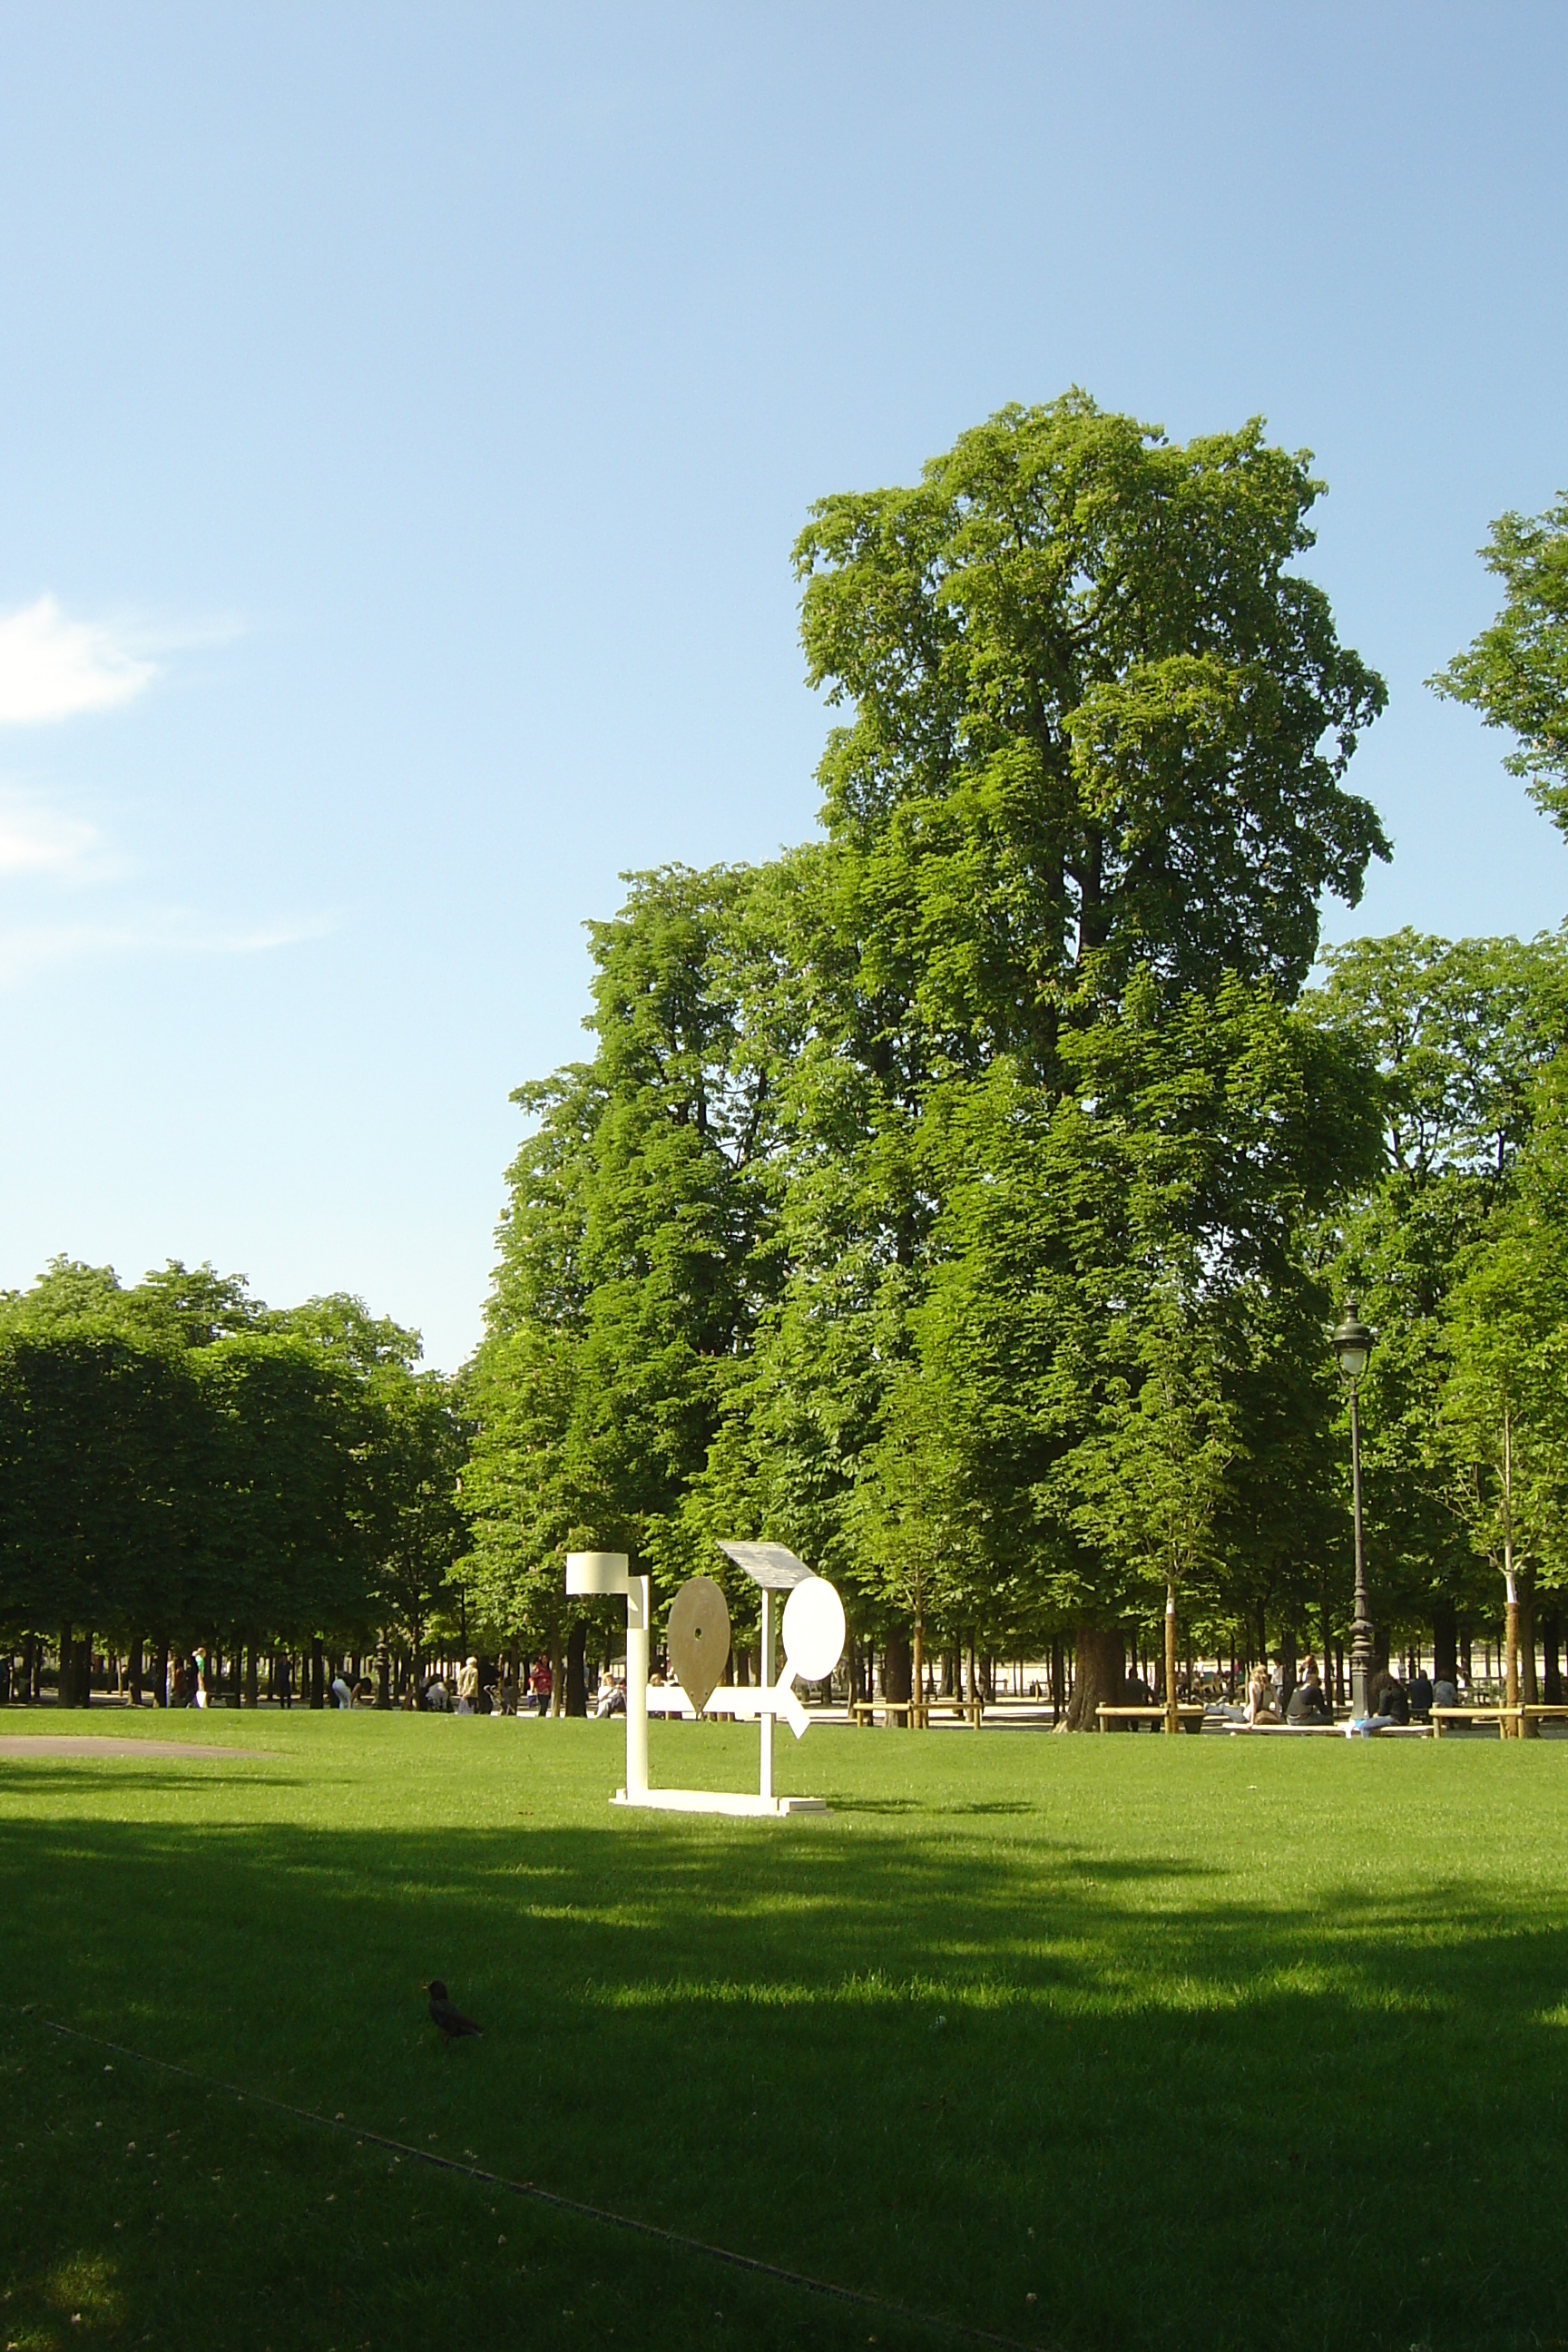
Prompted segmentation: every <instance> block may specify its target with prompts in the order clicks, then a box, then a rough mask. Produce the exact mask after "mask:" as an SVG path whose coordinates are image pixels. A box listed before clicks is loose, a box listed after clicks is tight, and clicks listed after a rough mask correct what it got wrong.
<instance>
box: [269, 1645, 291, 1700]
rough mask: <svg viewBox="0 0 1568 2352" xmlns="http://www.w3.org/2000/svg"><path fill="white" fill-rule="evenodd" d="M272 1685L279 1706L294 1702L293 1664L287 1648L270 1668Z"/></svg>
mask: <svg viewBox="0 0 1568 2352" xmlns="http://www.w3.org/2000/svg"><path fill="white" fill-rule="evenodd" d="M272 1687H273V1689H274V1690H275V1691H276V1692H277V1694H278V1704H279V1706H293V1704H294V1664H293V1661H292V1659H291V1658H290V1657H289V1653H288V1651H287V1650H285V1651H283V1652H282V1653H281V1654H280V1655H279V1660H278V1663H277V1664H276V1665H275V1666H274V1668H273V1670H272Z"/></svg>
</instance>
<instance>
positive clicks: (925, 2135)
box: [0, 1776, 1568, 2352]
mask: <svg viewBox="0 0 1568 2352" xmlns="http://www.w3.org/2000/svg"><path fill="white" fill-rule="evenodd" d="M50 1777H51V1784H52V1785H54V1786H58V1780H55V1779H54V1776H50ZM149 1777H150V1780H151V1778H152V1776H149ZM157 1785H159V1786H163V1785H166V1784H163V1783H162V1782H161V1781H160V1782H158V1783H157ZM100 1786H101V1784H100ZM878 1809H879V1810H880V1807H879V1808H878ZM974 1810H976V1811H982V1810H990V1808H988V1807H985V1808H983V1807H976V1808H974ZM805 1827H806V1832H807V1833H806V1834H805V1835H804V1836H801V1837H799V1838H789V1839H780V1838H776V1837H759V1836H758V1835H757V1833H756V1832H755V1830H754V1829H752V1828H750V1827H748V1826H744V1825H731V1824H726V1823H704V1824H702V1825H701V1826H700V1829H697V1830H695V1831H694V1830H693V1829H692V1827H691V1826H690V1825H689V1824H684V1825H683V1824H674V1823H670V1822H665V1821H660V1820H658V1819H647V1820H641V1821H637V1822H633V1823H628V1822H626V1821H624V1820H621V1821H616V1822H603V1821H595V1822H589V1823H586V1824H584V1825H581V1826H576V1827H572V1828H561V1827H557V1826H539V1827H527V1826H523V1825H521V1824H520V1825H518V1826H516V1827H500V1828H495V1827H489V1828H463V1827H460V1826H439V1827H431V1828H421V1829H391V1828H358V1827H355V1828H349V1829H342V1828H338V1829H330V1830H329V1829H324V1828H321V1829H318V1828H309V1827H302V1826H293V1825H287V1824H279V1823H275V1822H264V1823H259V1824H258V1823H251V1824H248V1825H242V1824H231V1825H223V1824H216V1823H214V1822H202V1823H201V1824H199V1825H189V1826H184V1825H181V1824H178V1823H171V1822H168V1821H163V1822H157V1823H147V1822H105V1821H100V1820H94V1819H84V1818H76V1819H72V1820H70V1821H50V1820H47V1819H46V1820H30V1821H26V1822H22V1823H15V1822H7V1823H5V1824H4V1825H0V1949H3V1950H4V1953H5V1980H6V1983H7V1984H8V1985H9V1986H10V1987H11V1988H12V1989H13V1993H14V1997H16V1998H18V1999H27V1998H30V1999H34V2000H37V2001H38V2002H39V2003H40V2005H41V2006H42V2007H43V2008H44V2009H46V2010H47V2011H48V2012H49V2013H50V2014H54V2015H58V2016H60V2017H61V2018H62V2019H64V2020H65V2021H69V2022H71V2023H75V2024H79V2025H82V2026H85V2027H87V2028H88V2029H89V2030H91V2031H95V2032H100V2033H102V2034H103V2035H105V2036H106V2037H107V2038H110V2039H113V2040H117V2041H121V2042H126V2043H129V2044H132V2045H133V2046H135V2047H137V2048H139V2049H142V2050H143V2051H145V2052H147V2053H151V2054H156V2055H158V2056H162V2057H166V2058H171V2059H174V2060H177V2061H179V2062H180V2063H185V2064H188V2065H191V2066H193V2067H195V2068H196V2069H197V2070H198V2071H199V2072H201V2073H203V2074H208V2075H210V2076H212V2077H214V2078H216V2079H218V2080H221V2081H224V2082H229V2083H237V2084H240V2085H242V2086H243V2087H247V2088H249V2089H252V2090H255V2091H261V2092H266V2093H268V2094H269V2095H275V2096H278V2097H281V2098H284V2099H288V2100H290V2101H292V2102H294V2103H297V2104H299V2105H306V2106H311V2107H320V2108H322V2109H324V2110H325V2111H326V2112H328V2113H336V2112H337V2111H338V2110H339V2109H342V2110H343V2111H344V2112H345V2113H347V2114H349V2115H350V2116H352V2117H353V2118H354V2119H355V2120H357V2121H359V2122H360V2123H361V2124H362V2125H364V2126H374V2127H375V2128H378V2129H384V2130H387V2131H389V2132H392V2133H393V2134H395V2135H397V2136H402V2137H423V2136H425V2135H433V2136H434V2138H433V2141H432V2144H434V2145H437V2146H440V2147H453V2148H454V2149H456V2148H460V2147H473V2148H474V2149H475V2150H476V2151H477V2153H478V2154H479V2156H480V2157H481V2158H482V2159H483V2161H484V2162H485V2163H486V2164H487V2165H490V2166H493V2167H494V2168H496V2169H498V2170H500V2171H502V2172H505V2173H510V2174H513V2175H515V2176H516V2177H519V2178H529V2179H534V2180H537V2181H540V2182H542V2183H545V2184H548V2185H550V2186H552V2187H555V2188H557V2189H561V2190H563V2192H564V2193H566V2194H569V2195H572V2196H574V2197H579V2198H584V2199H586V2200H590V2201H593V2202H595V2203H602V2204H605V2205H609V2206H613V2207H618V2208H620V2209H622V2210H634V2211H636V2212H637V2213H638V2214H639V2215H642V2216H644V2217H646V2218H648V2219H652V2220H656V2221H662V2222H665V2223H668V2224H669V2225H670V2226H673V2227H676V2228H679V2229H683V2230H688V2231H693V2232H694V2233H695V2234H698V2235H700V2236H703V2237H705V2238H710V2239H713V2240H716V2241H717V2242H721V2243H723V2244H727V2245H731V2246H735V2247H738V2248H740V2249H742V2250H743V2251H746V2252H757V2253H760V2254H763V2255H764V2256H766V2257H767V2258H769V2259H772V2260H774V2261H778V2262H781V2263H785V2264H788V2265H790V2266H792V2267H799V2268H805V2269H807V2270H810V2271H814V2272H816V2273H820V2274H823V2275H826V2276H828V2277H833V2278H838V2279H842V2280H846V2281H850V2282H853V2283H856V2284H865V2285H868V2286H871V2287H874V2288H876V2289H878V2290H879V2291H881V2292H883V2293H887V2294H891V2295H894V2296H896V2297H898V2298H900V2299H901V2300H906V2301H911V2302H916V2303H923V2304H925V2305H936V2306H938V2307H941V2308H944V2309H948V2310H952V2311H954V2312H959V2313H963V2314H964V2315H967V2316H969V2317H970V2318H972V2319H973V2320H975V2321H976V2322H977V2323H978V2324H981V2325H984V2326H992V2327H995V2328H998V2329H1000V2330H1002V2331H1004V2332H1006V2333H1009V2334H1025V2335H1029V2336H1034V2335H1035V2334H1036V2333H1039V2334H1040V2335H1042V2336H1045V2337H1048V2338H1049V2339H1051V2340H1053V2341H1057V2342H1071V2343H1073V2344H1075V2345H1076V2344H1083V2345H1100V2344H1104V2345H1107V2346H1109V2345H1110V2344H1112V2343H1114V2344H1117V2345H1128V2344H1139V2345H1142V2344H1150V2345H1155V2344H1168V2343H1184V2342H1187V2341H1193V2342H1196V2341H1200V2340H1201V2341H1203V2342H1205V2343H1213V2342H1216V2341H1217V2342H1226V2343H1228V2342H1234V2341H1240V2340H1242V2339H1243V2337H1244V2336H1247V2335H1249V2334H1250V2332H1251V2331H1252V2329H1253V2327H1254V2326H1255V2324H1256V2279H1257V2277H1258V2275H1260V2274H1264V2273H1266V2274H1267V2275H1268V2279H1269V2281H1270V2313H1271V2322H1270V2332H1271V2334H1272V2335H1273V2336H1274V2337H1275V2338H1276V2340H1277V2341H1278V2342H1279V2344H1281V2345H1283V2346H1287V2347H1294V2346H1296V2345H1298V2344H1300V2346H1301V2347H1307V2346H1309V2345H1310V2346H1311V2347H1317V2346H1318V2345H1320V2344H1321V2342H1322V2341H1323V2340H1324V2336H1325V2334H1326V2335H1327V2336H1328V2338H1329V2340H1330V2341H1333V2342H1338V2341H1342V2340H1346V2339H1348V2338H1349V2337H1350V2336H1352V2334H1353V2335H1354V2336H1355V2337H1356V2338H1357V2340H1359V2341H1360V2342H1362V2343H1363V2344H1371V2345H1382V2344H1384V2343H1386V2344H1388V2345H1395V2344H1396V2345H1397V2346H1398V2347H1399V2352H1407V2347H1409V2345H1410V2344H1411V2343H1412V2342H1413V2341H1419V2342H1429V2343H1431V2344H1432V2345H1433V2346H1434V2347H1435V2352H1444V2347H1451V2346H1460V2345H1464V2346H1471V2345H1473V2346H1477V2347H1479V2346H1483V2345H1485V2346H1488V2347H1491V2346H1497V2347H1501V2346H1504V2345H1511V2344H1514V2343H1516V2342H1517V2343H1521V2344H1522V2343H1523V2342H1525V2341H1526V2340H1527V2339H1528V2338H1529V2331H1530V2330H1531V2328H1539V2327H1540V2326H1541V2325H1542V2321H1543V2319H1544V2318H1545V2317H1546V2316H1547V2315H1548V2314H1549V2313H1550V2312H1551V2310H1552V2309H1553V2308H1555V2307H1556V2306H1555V2302H1554V2290H1553V2289H1552V2286H1551V2284H1550V2282H1551V2279H1552V2275H1553V2273H1552V2267H1551V2265H1552V2260H1553V2259H1554V2258H1552V2257H1551V2256H1549V2253H1548V2252H1547V2249H1549V2248H1550V2247H1551V2246H1552V2244H1553V2243H1554V2241H1555V2235H1556V2231H1557V2228H1558V2223H1559V2220H1560V2215H1561V2210H1562V2205H1563V2197H1564V2195H1565V2193H1568V2158H1565V2155H1564V2143H1563V2132H1562V2130H1561V2123H1560V2119H1561V2117H1562V2116H1563V2113H1564V2112H1565V2111H1568V2065H1565V2063H1564V2061H1565V2054H1568V2026H1565V2025H1564V2023H1563V2021H1562V2020H1563V2016H1564V2011H1563V2006H1562V2004H1563V1994H1564V1990H1565V1988H1568V1928H1565V1926H1564V1922H1563V1908H1562V1905H1561V1902H1560V1901H1559V1902H1558V1903H1557V1904H1556V1905H1555V1906H1552V1907H1550V1908H1548V1907H1547V1906H1543V1905H1542V1903H1540V1902H1536V1903H1535V1904H1533V1905H1531V1904H1528V1903H1524V1902H1522V1901H1521V1902H1510V1901H1508V1900H1506V1899H1504V1898H1503V1897H1501V1896H1498V1897H1497V1898H1495V1899H1489V1898H1488V1897H1486V1896H1485V1895H1482V1894H1479V1893H1478V1887H1477V1884H1476V1882H1475V1881H1473V1880H1468V1881H1460V1882H1455V1883H1452V1884H1448V1885H1426V1886H1423V1887H1420V1888H1416V1889H1408V1888H1400V1889H1397V1890H1395V1891H1392V1892H1388V1893H1373V1892H1370V1891H1368V1889H1367V1888H1366V1887H1364V1886H1359V1887H1352V1888H1349V1889H1346V1890H1343V1891H1342V1892H1340V1893H1339V1894H1338V1895H1336V1897H1335V1899H1334V1901H1333V1902H1332V1904H1331V1905H1324V1904H1321V1903H1320V1902H1317V1901H1313V1900H1309V1899H1305V1898H1303V1899H1300V1900H1290V1899H1281V1898H1279V1897H1278V1896H1276V1897H1274V1898H1273V1899H1270V1900H1268V1901H1265V1900H1263V1899H1262V1898H1261V1896H1260V1895H1255V1894H1254V1893H1253V1892H1252V1891H1251V1889H1250V1888H1249V1887H1248V1886H1247V1883H1246V1880H1245V1876H1244V1875H1242V1874H1237V1872H1236V1871H1235V1870H1230V1871H1228V1872H1227V1871H1226V1870H1225V1869H1224V1868H1223V1867H1222V1866H1221V1864H1219V1863H1218V1862H1217V1861H1216V1862H1212V1863H1211V1862H1204V1861H1202V1860H1199V1859H1197V1858H1195V1857H1194V1856H1193V1855H1192V1854H1190V1853H1185V1854H1183V1853H1178V1854H1173V1855H1166V1854H1158V1853H1150V1854H1135V1853H1133V1854H1130V1853H1125V1852H1122V1853H1108V1852H1106V1851H1104V1850H1103V1849H1101V1848H1097V1847H1096V1846H1094V1845H1093V1844H1092V1843H1090V1842H1089V1841H1087V1840H1085V1839H1082V1838H1077V1837H1073V1836H1071V1835H1069V1834H1066V1833H1050V1832H1045V1831H1042V1832H1041V1833H1040V1834H1039V1835H1037V1837H1036V1838H1035V1839H1034V1840H1033V1841H1032V1842H1031V1843H1029V1844H1028V1845H1027V1847H1026V1848H1019V1849H1016V1850H1015V1849H1009V1848H1005V1847H999V1846H997V1845H996V1844H994V1843H983V1842H977V1840H976V1839H974V1838H965V1837H963V1836H962V1835H961V1834H950V1835H927V1836H924V1837H922V1838H920V1839H916V1840H911V1839H910V1838H907V1837H904V1836H901V1835H899V1834H897V1833H896V1831H895V1830H893V1829H890V1830H889V1832H885V1833H880V1832H878V1831H877V1829H876V1828H875V1826H874V1825H873V1826H872V1827H871V1828H870V1830H869V1831H868V1834H866V1835H865V1836H860V1835H856V1834H850V1833H848V1832H847V1830H846V1831H845V1832H844V1833H833V1832H831V1825H821V1824H807V1825H805ZM825 1829H826V1830H827V1831H828V1833H826V1834H825V1833H824V1831H825ZM429 1974H438V1975H441V1976H443V1977H444V1978H445V1979H447V1982H448V1984H449V1985H450V1986H451V1987H452V1990H453V1992H454V1994H455V1996H456V1997H457V1998H458V2000H459V2002H460V2003H461V2005H462V2006H464V2007H465V2008H467V2009H468V2010H470V2011H472V2012H473V2013H474V2014H476V2015H477V2016H478V2017H479V2021H480V2022H481V2024H482V2025H483V2027H484V2029H485V2032H484V2039H483V2040H482V2041H481V2042H474V2043H467V2044H459V2045H458V2046H457V2047H456V2048H454V2049H452V2050H447V2049H444V2048H442V2047H441V2046H439V2043H438V2041H437V2036H436V2035H435V2034H434V2032H432V2030H431V2028H430V2027H429V2025H428V2024H427V2022H426V2020H425V2018H424V2014H423V1997H422V1995H421V1993H420V1990H419V1980H420V1978H421V1977H422V1976H426V1975H429ZM432 2194H434V2192H432ZM1500 2247H1508V2248H1510V2249H1514V2250H1516V2251H1515V2252H1513V2253H1512V2254H1511V2255H1510V2260H1509V2261H1508V2262H1507V2263H1505V2264H1504V2265H1503V2267H1502V2268H1501V2269H1499V2268H1498V2266H1497V2252H1498V2249H1499V2248H1500ZM1326 2248H1327V2249H1331V2250H1333V2251H1332V2252H1331V2254H1330V2255H1325V2249H1326ZM1151 2277H1153V2278H1157V2279H1161V2280H1166V2281H1169V2282H1170V2283H1171V2284H1170V2300H1169V2301H1166V2300H1164V2299H1163V2297H1162V2296H1161V2295H1154V2296H1151V2294H1150V2292H1149V2286H1148V2282H1149V2280H1150V2279H1151ZM1374 2277H1375V2278H1376V2279H1377V2280H1378V2281H1379V2282H1380V2284H1379V2286H1378V2291H1377V2294H1375V2295H1374V2296H1373V2297H1372V2298H1371V2300H1370V2301H1369V2298H1368V2282H1369V2281H1370V2280H1371V2279H1372V2278H1374ZM1390 2279H1392V2280H1393V2281H1394V2284H1392V2285H1390V2284H1387V2282H1388V2281H1389V2280H1390ZM1030 2294H1033V2295H1034V2296H1035V2297H1036V2298H1037V2300H1036V2301H1035V2302H1034V2303H1033V2304H1030V2303H1028V2302H1027V2301H1026V2297H1027V2296H1028V2295H1030ZM1434 2315H1436V2317H1435V2316H1434ZM885 2340H886V2339H885Z"/></svg>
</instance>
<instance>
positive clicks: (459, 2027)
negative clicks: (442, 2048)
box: [425, 1977, 479, 2042]
mask: <svg viewBox="0 0 1568 2352" xmlns="http://www.w3.org/2000/svg"><path fill="white" fill-rule="evenodd" d="M425 1990H426V1992H427V1993H428V1994H429V1996H430V2022H431V2024H432V2025H438V2026H439V2027H440V2029H441V2031H442V2032H443V2033H444V2034H445V2035H446V2037H447V2041H448V2042H460V2041H461V2039H462V2037H463V2035H464V2034H465V2033H473V2034H477V2033H478V2032H479V2027H478V2026H477V2025H476V2024H475V2023H474V2021H473V2019H472V2018H471V2017H465V2016H464V2015H463V2012H462V2011H461V2010H460V2009H454V2008H453V2006H452V2004H451V2002H450V2001H449V2000H447V1988H446V1986H445V1985H444V1984H443V1983H442V1982H441V1979H440V1978H439V1977H432V1978H431V1979H430V1981H429V1983H428V1984H427V1985H426V1988H425Z"/></svg>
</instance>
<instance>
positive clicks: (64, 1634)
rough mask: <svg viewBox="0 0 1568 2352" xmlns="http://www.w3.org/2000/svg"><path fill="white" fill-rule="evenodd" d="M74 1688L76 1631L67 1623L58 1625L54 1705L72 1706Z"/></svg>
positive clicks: (74, 1701) (73, 1702)
mask: <svg viewBox="0 0 1568 2352" xmlns="http://www.w3.org/2000/svg"><path fill="white" fill-rule="evenodd" d="M75 1690H76V1633H75V1631H74V1629H73V1628H72V1627H71V1626H69V1625H62V1626H61V1627H60V1671H59V1679H58V1682H57V1684H56V1685H55V1705H56V1706H75V1704H76V1699H75Z"/></svg>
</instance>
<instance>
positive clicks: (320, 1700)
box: [310, 1642, 327, 1710]
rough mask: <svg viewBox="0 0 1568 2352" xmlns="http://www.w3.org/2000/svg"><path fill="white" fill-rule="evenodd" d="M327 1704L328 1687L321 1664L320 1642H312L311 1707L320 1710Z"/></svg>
mask: <svg viewBox="0 0 1568 2352" xmlns="http://www.w3.org/2000/svg"><path fill="white" fill-rule="evenodd" d="M326 1703H327V1685H326V1676H325V1674H324V1672H323V1670H322V1664H321V1643H320V1642H312V1643H311V1644H310V1705H311V1706H312V1707H313V1708H316V1709H318V1710H319V1709H320V1708H321V1707H323V1706H325V1705H326Z"/></svg>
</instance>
